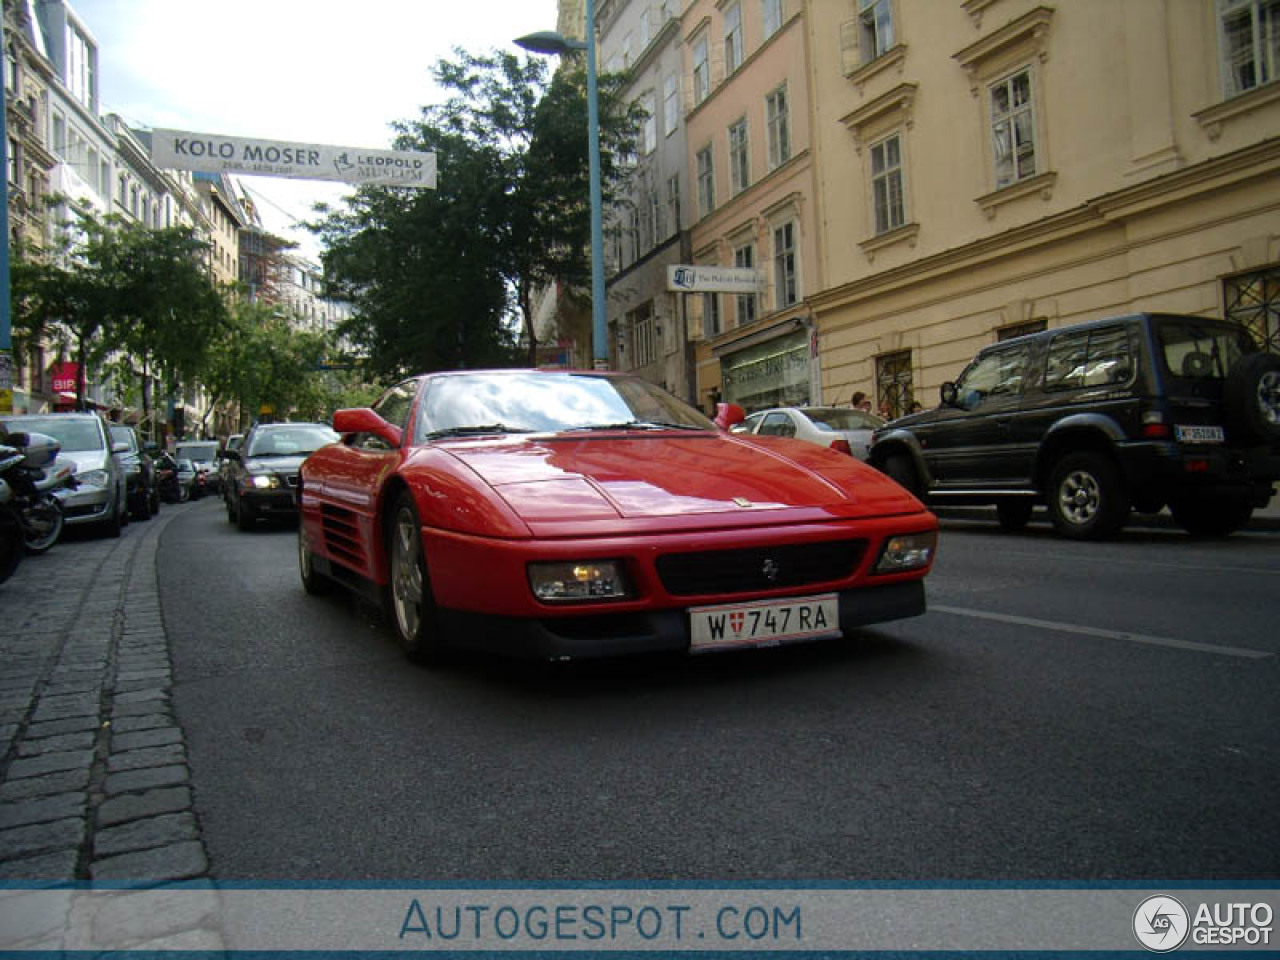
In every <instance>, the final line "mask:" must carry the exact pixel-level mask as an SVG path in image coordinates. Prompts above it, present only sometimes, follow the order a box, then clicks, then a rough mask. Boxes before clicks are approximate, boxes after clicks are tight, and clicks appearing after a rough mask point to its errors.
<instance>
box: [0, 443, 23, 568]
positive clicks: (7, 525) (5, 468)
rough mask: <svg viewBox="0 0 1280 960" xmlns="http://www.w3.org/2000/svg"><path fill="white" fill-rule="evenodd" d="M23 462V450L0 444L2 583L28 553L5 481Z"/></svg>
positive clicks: (0, 565)
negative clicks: (7, 474) (14, 468)
mask: <svg viewBox="0 0 1280 960" xmlns="http://www.w3.org/2000/svg"><path fill="white" fill-rule="evenodd" d="M21 462H22V451H21V450H19V449H18V448H17V447H11V446H9V445H8V444H7V443H0V583H4V582H5V581H6V580H8V579H9V578H10V577H11V576H13V572H14V571H15V570H17V569H18V564H20V563H22V556H23V554H24V553H26V544H25V542H24V541H25V537H24V536H23V533H22V520H21V519H19V517H18V513H17V511H16V510H14V509H13V490H12V488H10V486H9V481H7V480H6V479H5V474H6V473H8V472H9V470H11V469H12V468H13V467H14V466H15V465H17V464H20V463H21Z"/></svg>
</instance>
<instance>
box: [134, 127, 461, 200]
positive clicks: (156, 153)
mask: <svg viewBox="0 0 1280 960" xmlns="http://www.w3.org/2000/svg"><path fill="white" fill-rule="evenodd" d="M151 162H152V163H154V164H155V165H156V166H157V167H159V168H161V169H162V170H194V171H197V172H202V173H240V174H246V175H249V176H260V177H290V178H293V179H295V180H335V181H338V182H339V183H351V184H373V185H376V186H382V187H418V188H425V189H428V190H434V189H435V186H436V155H435V154H434V153H420V152H417V151H413V150H366V149H364V148H363V147H334V146H327V145H325V144H319V143H295V142H294V141H292V140H250V139H248V138H246V137H227V136H222V135H220V134H215V133H190V132H188V131H185V130H153V131H152V132H151Z"/></svg>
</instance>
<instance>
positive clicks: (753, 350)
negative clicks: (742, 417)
mask: <svg viewBox="0 0 1280 960" xmlns="http://www.w3.org/2000/svg"><path fill="white" fill-rule="evenodd" d="M714 352H715V354H716V356H717V357H718V358H719V360H720V380H721V385H722V386H721V392H722V399H723V400H725V401H726V402H728V403H736V404H738V405H739V406H740V407H742V408H743V409H744V410H745V411H747V412H748V413H751V412H753V411H755V410H764V409H767V408H769V407H796V406H805V405H807V404H809V403H811V402H813V400H814V398H815V391H814V383H815V370H814V367H815V364H816V360H815V358H814V351H813V340H812V336H811V331H810V328H809V325H808V324H807V323H806V322H805V321H804V320H801V319H798V318H797V319H795V320H790V321H788V322H787V323H786V324H783V325H781V327H771V328H769V329H766V330H761V331H758V332H757V333H755V334H752V335H751V336H749V337H745V338H741V339H739V340H736V341H730V342H728V343H724V344H720V345H718V346H717V347H716V349H715V351H714Z"/></svg>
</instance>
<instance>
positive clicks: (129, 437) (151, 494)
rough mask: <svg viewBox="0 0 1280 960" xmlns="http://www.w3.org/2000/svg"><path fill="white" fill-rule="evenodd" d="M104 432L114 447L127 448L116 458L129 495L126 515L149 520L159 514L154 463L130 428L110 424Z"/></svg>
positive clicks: (136, 432)
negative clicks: (120, 445)
mask: <svg viewBox="0 0 1280 960" xmlns="http://www.w3.org/2000/svg"><path fill="white" fill-rule="evenodd" d="M107 430H108V432H109V433H110V434H111V440H112V442H113V443H114V444H119V443H124V444H125V445H126V446H127V447H128V449H127V450H123V451H121V452H120V453H117V454H116V455H115V456H116V460H117V461H118V462H119V463H120V466H121V467H122V468H123V469H124V478H125V488H126V489H127V490H128V492H129V513H130V514H131V515H132V516H133V519H135V520H150V519H151V518H152V517H153V516H155V515H156V514H157V513H159V512H160V478H159V476H158V475H157V473H156V468H155V461H154V460H153V459H152V457H151V454H150V453H149V452H148V451H147V450H146V449H145V448H144V446H143V444H142V438H141V437H139V436H138V431H137V430H135V429H134V428H133V427H130V426H126V425H124V424H119V423H113V424H111V425H110V426H108V428H107Z"/></svg>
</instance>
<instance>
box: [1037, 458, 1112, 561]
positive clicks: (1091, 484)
mask: <svg viewBox="0 0 1280 960" xmlns="http://www.w3.org/2000/svg"><path fill="white" fill-rule="evenodd" d="M1047 499H1048V501H1049V517H1050V519H1052V520H1053V526H1054V529H1056V530H1057V531H1058V533H1059V534H1061V535H1062V536H1064V537H1067V538H1069V539H1072V540H1106V539H1108V538H1110V537H1114V536H1115V535H1116V534H1117V533H1119V532H1120V528H1121V527H1123V526H1124V523H1125V520H1127V519H1128V517H1129V495H1128V493H1127V492H1126V491H1125V489H1124V484H1123V483H1122V482H1121V478H1120V471H1119V469H1117V467H1116V465H1115V463H1114V462H1113V461H1112V460H1111V458H1110V457H1107V456H1106V455H1105V454H1102V453H1097V452H1095V451H1093V450H1081V451H1079V452H1078V453H1070V454H1067V456H1065V457H1063V458H1062V459H1061V460H1059V461H1058V463H1057V465H1056V466H1055V467H1054V468H1053V473H1052V474H1051V475H1050V478H1049V492H1048V498H1047Z"/></svg>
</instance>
